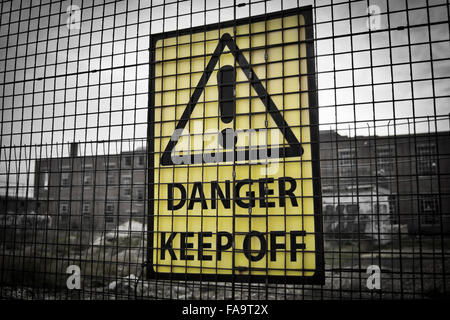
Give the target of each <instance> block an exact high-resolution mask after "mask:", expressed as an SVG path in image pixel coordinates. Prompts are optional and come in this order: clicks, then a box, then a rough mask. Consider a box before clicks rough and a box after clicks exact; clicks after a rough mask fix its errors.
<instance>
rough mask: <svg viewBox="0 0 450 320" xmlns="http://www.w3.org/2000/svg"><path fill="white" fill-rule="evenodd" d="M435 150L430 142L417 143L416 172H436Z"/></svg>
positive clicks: (425, 173)
mask: <svg viewBox="0 0 450 320" xmlns="http://www.w3.org/2000/svg"><path fill="white" fill-rule="evenodd" d="M436 154H437V150H436V145H435V144H434V143H432V142H429V143H419V144H417V173H418V174H419V175H430V174H436V173H437V158H436Z"/></svg>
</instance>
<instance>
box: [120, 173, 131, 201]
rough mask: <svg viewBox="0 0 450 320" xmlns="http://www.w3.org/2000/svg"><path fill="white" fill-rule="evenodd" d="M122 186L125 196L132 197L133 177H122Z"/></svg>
mask: <svg viewBox="0 0 450 320" xmlns="http://www.w3.org/2000/svg"><path fill="white" fill-rule="evenodd" d="M122 184H123V185H124V187H123V195H124V196H127V197H129V196H131V177H130V176H125V177H122Z"/></svg>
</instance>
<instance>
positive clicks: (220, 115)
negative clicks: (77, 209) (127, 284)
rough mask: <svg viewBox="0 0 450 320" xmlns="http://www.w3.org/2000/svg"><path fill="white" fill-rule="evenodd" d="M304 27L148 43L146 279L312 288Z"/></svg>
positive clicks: (311, 82) (296, 23)
mask: <svg viewBox="0 0 450 320" xmlns="http://www.w3.org/2000/svg"><path fill="white" fill-rule="evenodd" d="M311 21H312V20H311V10H310V8H308V9H296V10H293V11H288V12H283V13H282V14H281V13H279V14H275V15H266V16H264V17H256V18H252V19H251V20H250V19H246V20H241V21H233V23H232V24H231V23H230V24H228V25H227V24H221V25H220V27H218V26H209V27H203V28H199V29H191V30H187V31H178V32H176V33H173V34H161V35H158V36H156V37H155V38H154V40H153V43H152V48H151V49H152V54H153V57H152V64H151V70H152V81H151V90H150V91H151V93H150V110H149V122H150V129H149V149H150V150H151V152H152V153H150V155H149V157H150V171H149V179H150V197H149V198H150V204H149V209H150V219H149V231H150V236H149V241H148V248H149V261H150V264H149V265H150V267H149V271H148V276H149V277H158V278H169V277H170V278H172V279H176V278H180V279H204V280H208V279H211V280H223V281H226V280H233V281H266V280H268V281H269V282H277V281H282V282H294V283H321V282H322V281H323V249H322V246H323V244H322V235H321V230H322V229H321V219H320V205H321V202H320V201H321V200H320V185H319V158H318V156H319V152H318V140H317V139H318V132H317V130H318V126H317V109H316V96H315V78H314V54H313V52H314V51H313V42H312V40H313V38H312V22H311Z"/></svg>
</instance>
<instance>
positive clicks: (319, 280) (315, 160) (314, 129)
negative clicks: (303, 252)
mask: <svg viewBox="0 0 450 320" xmlns="http://www.w3.org/2000/svg"><path fill="white" fill-rule="evenodd" d="M298 14H301V15H302V16H303V17H304V19H305V31H306V59H307V67H308V101H309V108H308V109H309V120H310V136H311V162H312V175H313V197H314V228H315V230H314V234H315V254H316V270H315V272H314V275H312V276H274V275H251V274H249V275H239V274H231V275H229V274H193V273H161V272H155V270H154V269H153V247H154V244H153V240H154V238H153V237H154V229H153V226H154V219H155V214H154V201H155V199H154V185H155V182H154V137H155V133H154V128H155V127H154V119H155V82H154V79H155V69H154V68H152V65H153V64H154V63H155V48H156V43H157V41H158V40H160V39H165V38H171V37H176V36H182V35H186V34H191V33H198V32H202V31H203V32H207V31H212V30H218V29H221V28H229V27H233V26H238V25H243V24H251V23H255V22H260V21H265V20H271V19H275V18H283V17H288V16H292V15H298ZM150 37H151V39H150V48H149V50H150V63H149V68H150V72H149V74H150V79H149V92H148V94H149V99H148V104H149V106H148V127H147V137H148V141H147V158H148V212H149V215H148V225H147V261H146V263H145V264H146V271H147V272H146V275H147V278H148V279H161V280H185V281H186V280H196V281H221V282H222V281H224V282H259V283H265V282H268V283H283V284H287V283H289V284H319V285H323V284H324V283H325V271H324V265H325V262H324V247H323V225H322V188H321V178H320V142H319V112H318V100H317V86H316V78H315V75H316V71H315V60H314V57H315V53H314V31H313V17H312V6H304V7H299V8H294V9H290V10H285V11H279V12H274V13H270V14H264V15H259V16H255V17H249V18H244V19H239V20H231V21H227V22H222V23H214V24H210V25H206V26H200V27H194V28H189V29H183V30H176V31H171V32H163V33H159V34H154V35H151V36H150Z"/></svg>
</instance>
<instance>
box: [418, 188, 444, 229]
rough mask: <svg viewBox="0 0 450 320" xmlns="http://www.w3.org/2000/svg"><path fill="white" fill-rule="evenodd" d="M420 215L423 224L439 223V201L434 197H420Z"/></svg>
mask: <svg viewBox="0 0 450 320" xmlns="http://www.w3.org/2000/svg"><path fill="white" fill-rule="evenodd" d="M419 214H420V220H421V221H422V222H423V223H438V222H439V199H438V197H437V196H434V195H422V196H419Z"/></svg>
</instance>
